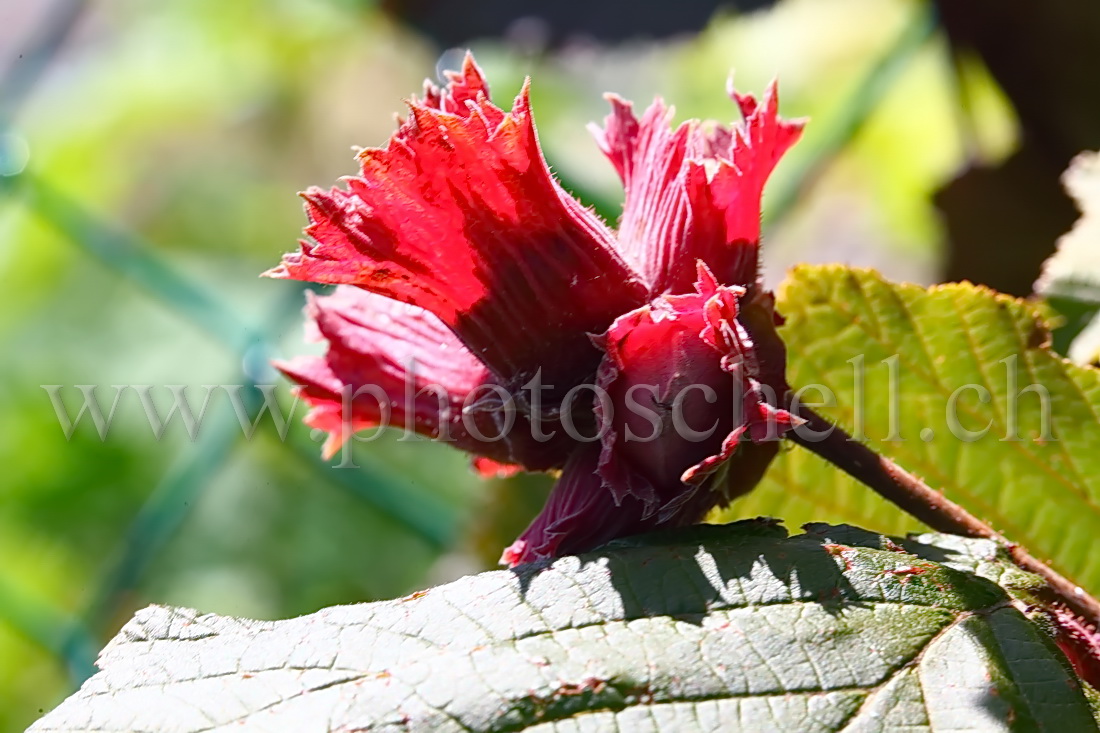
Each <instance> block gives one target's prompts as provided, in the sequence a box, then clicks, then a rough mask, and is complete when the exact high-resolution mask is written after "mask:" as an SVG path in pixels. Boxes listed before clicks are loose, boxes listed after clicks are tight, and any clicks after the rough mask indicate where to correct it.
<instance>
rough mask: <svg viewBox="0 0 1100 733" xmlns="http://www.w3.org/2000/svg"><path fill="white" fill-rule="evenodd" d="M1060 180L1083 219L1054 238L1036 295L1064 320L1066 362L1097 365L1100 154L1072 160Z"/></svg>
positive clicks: (1099, 339)
mask: <svg viewBox="0 0 1100 733" xmlns="http://www.w3.org/2000/svg"><path fill="white" fill-rule="evenodd" d="M1062 182H1063V184H1064V185H1065V187H1066V191H1067V192H1068V193H1069V195H1070V196H1072V197H1073V199H1074V200H1075V201H1076V202H1077V207H1078V208H1079V209H1080V210H1081V218H1080V219H1079V220H1078V221H1077V224H1075V225H1074V227H1073V229H1072V230H1071V231H1069V232H1068V233H1067V234H1065V235H1064V236H1063V237H1062V238H1061V239H1059V240H1058V251H1057V252H1055V253H1054V256H1052V257H1051V258H1050V259H1049V260H1047V261H1046V263H1045V264H1044V265H1043V274H1042V276H1041V277H1040V278H1039V280H1038V282H1036V283H1035V292H1037V293H1039V294H1041V295H1043V296H1045V297H1046V298H1048V299H1049V300H1050V302H1051V304H1052V305H1053V306H1054V307H1055V308H1057V309H1058V311H1059V313H1060V314H1061V315H1062V316H1063V318H1064V320H1065V324H1064V325H1063V326H1062V328H1061V329H1060V331H1064V332H1065V334H1064V336H1065V338H1066V340H1067V348H1066V351H1067V353H1068V354H1069V356H1070V358H1072V359H1073V360H1074V361H1077V362H1080V363H1082V364H1090V363H1093V362H1096V361H1100V153H1081V154H1080V155H1078V156H1077V157H1076V158H1074V160H1073V162H1072V163H1071V164H1070V167H1069V169H1068V170H1067V171H1066V172H1065V175H1063V176H1062Z"/></svg>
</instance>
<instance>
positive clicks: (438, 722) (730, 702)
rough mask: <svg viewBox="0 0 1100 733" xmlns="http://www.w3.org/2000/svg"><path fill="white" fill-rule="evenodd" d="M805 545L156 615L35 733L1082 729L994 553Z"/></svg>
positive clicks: (819, 535)
mask: <svg viewBox="0 0 1100 733" xmlns="http://www.w3.org/2000/svg"><path fill="white" fill-rule="evenodd" d="M808 529H809V532H807V534H804V535H800V536H798V537H794V538H789V539H788V538H787V537H786V536H785V535H786V533H785V531H784V530H783V529H782V528H780V527H779V526H778V525H776V524H775V523H773V522H770V521H767V520H753V521H747V522H740V523H738V524H736V525H731V526H727V527H697V528H692V529H688V530H681V531H678V532H674V533H667V534H662V535H651V536H648V537H641V538H636V539H634V540H627V541H620V542H617V543H613V544H612V545H609V546H608V547H606V548H604V549H603V550H602V551H597V552H594V553H590V554H587V555H582V556H579V557H567V558H562V559H559V560H557V561H555V562H553V563H552V564H543V565H536V566H525V567H521V568H518V569H517V570H515V571H497V572H490V573H484V574H481V575H477V576H472V577H467V578H463V579H461V580H458V581H456V582H454V583H450V584H448V585H444V586H440V587H437V588H432V589H430V590H427V591H423V592H420V593H414V594H413V595H411V596H408V597H406V598H402V599H399V600H395V601H387V602H382V603H370V604H362V605H358V606H345V607H337V608H329V609H325V610H323V611H320V612H318V613H315V614H312V615H310V616H304V617H302V618H298V619H291V620H288V621H276V622H267V621H244V620H238V619H231V618H225V617H219V616H213V615H201V614H199V613H197V612H195V611H190V610H185V609H171V608H163V607H155V606H154V607H150V608H147V609H145V610H144V611H141V612H140V613H139V614H138V615H137V616H136V617H135V618H134V619H133V620H132V621H130V623H128V624H127V625H126V626H125V627H124V628H123V630H122V632H121V633H120V634H119V636H118V637H117V638H116V639H115V640H114V641H112V642H111V643H110V645H108V647H107V648H106V649H105V650H104V652H103V654H102V656H101V658H100V661H99V664H100V666H101V667H102V669H103V671H102V672H100V673H99V674H97V675H96V676H95V677H93V678H92V679H91V680H89V681H88V682H87V683H86V684H85V685H84V687H83V688H82V689H81V690H80V691H79V692H77V693H76V694H75V695H73V696H72V697H71V698H69V699H68V700H66V701H65V702H64V703H62V704H61V706H60V707H58V708H57V709H56V710H54V711H53V712H51V713H50V714H48V715H47V716H46V717H45V718H43V719H42V720H41V721H39V722H38V723H37V724H36V725H35V726H33V727H32V728H31V730H32V731H63V730H96V731H100V730H119V729H124V730H169V729H170V730H174V731H200V730H203V731H206V730H222V729H230V728H231V727H232V729H233V730H238V729H246V730H334V729H339V730H361V729H375V728H382V729H386V730H390V729H395V730H443V731H450V730H465V731H471V730H472V731H508V730H537V731H586V730H593V731H596V730H631V731H635V730H667V731H685V730H687V731H690V730H723V731H737V730H744V731H765V730H784V731H787V730H791V731H795V730H796V731H804V732H812V731H837V730H845V731H864V730H868V731H870V730H898V729H902V728H905V729H922V730H923V729H927V728H932V729H936V730H945V729H960V728H963V727H965V728H967V729H980V730H1010V729H1011V730H1053V729H1056V728H1057V729H1062V730H1075V731H1076V730H1082V731H1083V730H1090V729H1093V719H1092V715H1091V711H1090V707H1089V704H1088V702H1087V700H1086V698H1085V695H1084V693H1083V692H1082V689H1081V686H1080V685H1079V683H1078V682H1077V681H1076V679H1075V678H1074V676H1073V674H1072V672H1071V671H1069V669H1068V667H1067V664H1066V662H1065V660H1064V658H1063V657H1061V655H1060V653H1059V652H1058V651H1057V649H1056V647H1054V646H1053V644H1052V643H1051V642H1050V641H1049V639H1048V638H1047V637H1046V636H1045V635H1044V633H1043V632H1042V631H1041V630H1040V628H1039V627H1038V626H1037V625H1035V624H1033V623H1032V622H1030V621H1029V620H1027V619H1026V618H1025V617H1024V616H1023V615H1022V614H1021V613H1020V612H1019V611H1018V610H1017V609H1016V607H1015V606H1014V605H1013V604H1012V602H1011V601H1010V599H1009V597H1008V596H1007V595H1006V593H1005V591H1004V590H1003V589H1002V588H1001V587H999V586H998V585H996V584H995V583H993V582H991V581H990V580H987V579H985V578H982V577H978V576H977V575H974V574H972V573H970V572H967V571H965V570H964V569H962V568H967V567H971V566H973V567H975V568H977V567H978V566H979V564H981V563H984V564H985V566H986V569H987V570H989V571H990V572H991V573H993V574H995V575H996V574H998V573H1000V574H1001V575H1003V572H1001V571H1002V570H1003V560H1002V559H1001V558H1000V557H999V556H998V555H997V550H996V548H995V547H994V546H992V545H991V544H990V543H983V542H981V541H973V540H960V539H957V538H951V539H950V540H949V541H947V542H945V543H944V544H943V546H940V545H938V544H937V543H938V541H939V538H937V537H931V536H930V537H922V538H919V539H918V540H913V541H906V542H905V550H903V549H901V547H899V546H898V545H896V544H895V543H894V542H892V541H889V540H886V539H885V538H882V537H879V536H877V535H873V534H871V533H869V532H866V531H864V530H858V529H855V528H852V527H830V526H826V525H813V526H811V527H809V528H808ZM906 550H908V551H910V552H917V553H920V556H918V555H915V554H909V552H906ZM922 556H923V557H922ZM932 557H935V558H939V559H941V560H942V561H943V564H941V563H937V562H932V561H930V560H929V559H928V558H932ZM977 558H981V560H980V562H979V561H978V560H977ZM951 565H955V566H956V567H951ZM998 568H1000V569H1001V570H998ZM998 577H999V575H998Z"/></svg>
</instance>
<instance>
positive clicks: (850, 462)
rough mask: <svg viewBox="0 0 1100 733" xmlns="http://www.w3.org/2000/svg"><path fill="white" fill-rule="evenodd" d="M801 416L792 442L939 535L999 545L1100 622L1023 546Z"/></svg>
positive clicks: (1074, 589)
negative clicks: (977, 539) (843, 472)
mask: <svg viewBox="0 0 1100 733" xmlns="http://www.w3.org/2000/svg"><path fill="white" fill-rule="evenodd" d="M798 413H799V416H800V417H802V418H803V419H804V420H806V425H805V426H803V427H802V428H800V429H797V430H792V431H791V432H789V433H787V437H789V438H790V439H791V440H792V441H794V442H795V443H797V444H798V445H800V446H802V447H803V448H806V449H807V450H810V451H812V452H814V453H816V454H817V455H819V456H821V457H822V458H824V459H825V460H827V461H829V462H830V463H832V464H833V465H835V466H837V467H838V468H840V469H841V470H843V471H845V472H846V473H848V474H849V475H851V476H852V477H853V478H855V479H858V480H859V481H862V482H863V483H865V484H867V485H868V486H869V487H871V488H872V489H874V490H875V492H876V493H878V494H879V496H881V497H883V498H884V499H886V500H887V501H890V502H892V503H893V504H895V505H897V506H898V507H899V508H900V509H902V510H903V511H905V512H907V513H908V514H911V515H912V516H914V517H916V518H917V519H919V520H920V521H922V522H924V523H925V524H927V525H928V526H929V527H931V528H932V529H934V530H936V531H937V532H947V533H950V534H958V535H963V536H965V537H981V538H983V539H989V540H993V541H994V542H997V543H998V544H1000V545H1001V546H1002V547H1004V548H1005V550H1006V551H1007V552H1008V554H1009V556H1010V557H1011V558H1012V560H1013V562H1015V563H1016V564H1017V565H1018V566H1019V567H1021V568H1023V569H1024V570H1027V571H1030V572H1032V573H1035V574H1036V575H1039V576H1041V577H1042V578H1043V580H1045V581H1046V582H1047V585H1048V586H1049V587H1050V590H1051V592H1052V593H1053V594H1054V595H1055V596H1056V600H1057V601H1058V602H1060V603H1063V604H1065V605H1066V606H1067V607H1069V608H1070V609H1072V610H1073V611H1074V613H1076V614H1078V615H1079V616H1082V617H1084V618H1085V619H1088V620H1089V621H1091V622H1092V623H1100V601H1097V600H1096V599H1095V598H1093V597H1092V596H1090V595H1089V594H1088V593H1086V592H1085V591H1084V590H1083V589H1082V588H1081V587H1079V586H1078V585H1077V584H1076V583H1074V582H1072V581H1071V580H1069V579H1068V578H1066V577H1064V576H1062V575H1060V574H1059V573H1057V572H1056V571H1055V570H1054V569H1053V568H1051V567H1050V566H1049V565H1046V564H1045V563H1043V562H1041V561H1039V560H1038V559H1037V558H1036V557H1035V556H1034V555H1032V554H1031V553H1029V552H1028V551H1027V550H1026V549H1024V548H1023V547H1021V546H1020V545H1018V544H1016V543H1015V542H1010V541H1009V540H1007V539H1005V537H1004V536H1003V535H1001V534H1000V533H999V532H997V531H996V530H994V529H993V528H992V527H990V526H989V525H988V524H986V523H985V522H983V521H982V520H980V519H978V518H977V517H975V516H974V515H973V514H971V513H970V512H968V511H966V510H965V509H963V508H962V507H961V506H959V505H958V504H956V503H955V502H953V501H951V500H950V499H948V498H947V497H945V496H944V495H943V494H941V493H940V492H938V491H936V490H935V489H933V488H931V487H930V486H928V484H926V483H924V482H923V481H921V480H920V479H919V478H917V477H916V476H914V475H913V474H911V473H909V472H908V471H906V470H905V469H904V468H902V467H901V466H899V465H898V464H896V463H894V462H893V461H891V460H890V459H889V458H886V457H885V456H881V455H879V454H878V453H875V452H874V451H873V450H871V449H870V448H868V447H867V446H866V445H864V444H863V443H860V442H859V441H857V440H856V439H855V438H853V437H852V436H850V435H849V434H848V433H846V432H845V431H844V430H843V429H842V428H840V426H838V425H833V424H832V423H831V422H829V421H828V420H826V419H825V418H823V417H821V416H820V415H818V414H817V413H815V412H814V411H813V410H810V409H809V408H807V407H806V406H804V405H801V406H799V408H798ZM811 431H812V432H811ZM822 436H824V437H822Z"/></svg>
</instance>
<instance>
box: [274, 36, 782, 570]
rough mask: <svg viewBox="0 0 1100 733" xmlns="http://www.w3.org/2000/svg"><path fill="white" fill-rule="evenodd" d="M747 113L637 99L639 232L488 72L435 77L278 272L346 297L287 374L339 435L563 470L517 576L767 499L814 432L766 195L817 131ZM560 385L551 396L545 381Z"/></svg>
mask: <svg viewBox="0 0 1100 733" xmlns="http://www.w3.org/2000/svg"><path fill="white" fill-rule="evenodd" d="M730 96H731V97H732V98H733V100H734V101H735V102H736V103H737V105H738V107H739V108H740V110H741V113H742V116H743V120H742V121H741V122H739V123H735V124H734V125H732V126H728V127H727V126H723V125H711V124H704V123H700V122H698V121H690V122H685V123H683V124H681V125H680V126H678V127H677V128H675V129H672V128H670V126H669V120H670V117H671V113H670V111H669V110H668V109H667V108H666V107H665V106H664V104H663V103H662V102H661V101H660V100H658V101H656V102H655V103H654V104H653V105H652V106H650V107H649V109H648V110H647V111H646V112H645V113H644V114H643V115H642V116H641V118H640V119H639V118H637V117H636V116H635V115H634V113H633V111H632V108H631V105H630V103H629V102H625V101H623V100H621V99H619V98H618V97H614V96H611V97H609V99H610V102H611V106H612V111H611V114H610V115H609V116H608V117H607V119H606V121H605V125H604V127H603V128H596V129H595V134H596V138H597V142H598V144H599V146H600V148H601V149H602V150H603V151H604V153H605V154H606V155H607V157H608V158H609V159H610V160H611V162H612V164H613V165H614V167H615V169H616V170H617V171H618V173H619V176H620V178H621V179H622V182H623V186H624V188H625V192H626V198H625V204H624V209H623V216H622V220H621V222H620V226H619V229H618V231H617V232H616V231H613V230H612V229H611V228H610V227H608V226H607V224H605V223H604V222H603V221H602V220H601V219H599V217H597V216H596V215H595V214H594V213H593V212H591V211H590V210H589V209H587V208H585V207H584V206H583V205H582V204H581V203H580V202H578V201H577V200H576V199H575V198H573V197H572V196H571V195H569V194H568V193H567V192H566V191H565V190H564V189H563V188H562V187H561V186H560V185H559V184H558V182H557V181H556V180H555V179H554V177H553V176H552V175H551V174H550V171H549V167H548V165H547V163H546V161H545V159H544V158H543V156H542V152H541V150H540V148H539V143H538V137H537V133H536V130H535V124H534V119H533V117H532V113H531V109H530V103H529V99H528V93H527V86H526V85H525V86H524V88H523V90H522V91H521V92H520V94H519V96H518V97H517V98H516V99H515V102H514V103H513V105H512V108H511V110H509V111H505V110H503V109H501V108H499V107H497V106H495V105H494V104H493V103H492V101H491V100H490V96H489V88H488V85H487V84H486V82H485V78H484V76H483V74H482V73H481V70H480V69H479V68H478V67H477V65H476V63H475V62H474V60H473V58H472V57H471V56H469V55H467V57H466V60H465V62H464V64H463V68H462V71H461V72H458V73H452V74H450V75H449V82H448V84H447V85H446V86H445V87H443V88H438V87H435V86H433V85H431V84H428V85H426V87H425V92H424V95H423V98H422V99H420V100H417V99H413V100H412V101H411V102H410V103H409V110H410V112H409V116H408V118H407V119H406V120H405V121H404V122H402V123H401V124H400V126H399V128H398V130H397V131H396V132H395V133H394V135H393V136H392V137H391V138H390V140H389V142H388V144H387V145H386V146H385V147H383V148H372V149H368V150H364V151H363V152H362V153H360V155H359V160H360V163H361V170H360V173H359V175H357V176H352V177H349V178H347V179H346V180H345V184H346V188H333V189H331V190H328V191H325V190H322V189H318V188H312V189H310V190H309V191H307V192H306V193H305V194H303V197H304V198H305V200H306V214H307V216H308V217H309V221H310V225H309V226H308V227H307V228H306V234H307V235H308V239H305V240H303V241H302V242H301V249H300V251H298V252H295V253H292V254H288V255H286V256H285V257H284V258H283V262H282V264H281V265H280V266H278V267H276V268H275V269H273V270H271V271H270V272H268V273H267V274H268V275H270V276H272V277H282V278H294V279H299V280H309V281H314V282H320V283H334V284H339V285H340V287H339V288H337V289H336V291H335V292H334V293H333V294H332V295H329V296H321V297H316V298H312V299H311V300H310V303H309V305H308V308H307V313H308V315H309V316H310V318H311V319H312V321H313V322H314V323H315V324H316V336H317V337H319V338H322V339H324V340H326V341H327V342H328V344H329V348H328V352H327V353H326V354H325V355H324V356H322V357H298V358H296V359H294V360H292V361H290V362H287V363H279V364H277V366H278V367H279V368H280V369H281V370H282V371H283V372H284V373H285V374H287V375H288V376H289V377H290V378H291V379H293V380H294V381H295V382H297V383H298V384H299V385H300V387H299V389H300V393H301V395H302V396H303V398H304V399H305V400H306V401H307V402H308V403H309V404H310V406H311V408H312V410H311V412H310V414H309V415H308V416H307V419H306V421H307V423H308V424H310V425H311V426H313V427H315V428H319V429H321V430H324V431H325V432H327V433H328V434H329V436H330V437H329V441H328V442H327V443H326V449H325V452H326V454H327V455H332V454H333V453H334V452H335V451H336V450H338V449H339V447H340V446H341V445H342V444H343V443H344V442H345V441H346V440H347V439H348V438H349V437H350V435H351V434H352V433H353V432H355V431H357V430H360V429H363V428H366V427H373V426H379V425H393V426H405V427H408V428H411V429H413V430H415V431H416V432H419V433H421V434H424V435H427V436H431V437H435V438H439V439H445V440H449V441H451V442H454V443H455V445H456V446H457V447H459V448H460V449H462V450H465V451H468V452H469V453H471V454H473V455H474V466H475V468H477V470H479V471H480V472H481V473H483V474H484V475H507V474H509V473H511V472H514V471H516V470H519V469H526V470H554V469H560V470H561V476H560V478H559V480H558V483H557V485H556V486H555V488H554V491H553V492H552V494H551V496H550V499H549V501H548V502H547V505H546V507H545V508H544V509H543V511H542V513H541V514H540V515H539V516H538V517H537V518H536V519H535V521H534V522H532V524H531V526H530V527H529V528H528V529H527V530H526V531H525V532H524V533H523V535H522V536H521V537H520V538H519V539H518V540H517V541H516V542H515V543H514V544H513V545H512V546H511V547H509V548H508V549H507V550H506V551H505V553H504V557H503V558H502V561H503V562H505V563H507V564H509V565H515V564H518V563H522V562H528V561H531V560H536V559H539V558H544V557H553V556H556V555H560V554H565V553H574V552H582V551H585V550H589V549H592V548H594V547H596V546H598V545H600V544H603V543H605V542H607V541H609V540H611V539H614V538H616V537H620V536H625V535H630V534H636V533H638V532H642V531H646V530H650V529H655V528H658V527H662V526H680V525H684V524H688V523H692V522H697V521H699V520H700V519H701V518H702V517H703V516H704V515H705V514H706V512H707V511H709V510H710V509H711V508H713V507H714V506H716V505H718V504H722V503H726V502H728V501H730V500H731V499H732V498H734V497H736V496H738V495H740V494H743V493H744V492H746V491H748V490H750V489H751V488H752V487H753V486H754V485H755V484H756V483H757V481H758V480H759V479H760V477H761V475H762V474H763V472H764V470H765V469H766V468H767V465H768V463H769V462H770V461H771V460H772V458H773V457H774V456H775V454H776V452H777V450H778V445H777V442H776V440H777V439H778V438H779V437H780V436H781V435H782V434H783V433H784V432H785V431H787V430H788V429H790V428H791V426H792V425H793V424H794V422H796V419H795V418H792V416H791V415H789V414H788V413H787V412H786V411H785V410H783V409H782V407H781V405H782V404H784V402H783V396H784V393H785V392H786V390H787V385H786V382H785V376H784V371H785V350H784V347H783V344H782V341H781V340H780V339H779V337H778V335H777V334H776V331H775V323H776V322H777V320H778V316H777V315H776V314H775V313H774V308H773V298H772V297H771V294H770V293H767V292H765V291H764V290H763V289H762V286H761V285H760V278H759V272H758V269H759V268H758V263H759V240H760V201H761V195H762V192H763V188H764V183H765V181H766V180H767V178H768V176H769V174H770V173H771V171H772V170H773V168H774V167H775V165H776V163H777V162H778V161H779V159H780V157H781V156H782V155H783V153H784V152H785V151H786V150H787V149H788V148H789V147H790V146H791V145H792V144H794V142H795V141H796V140H797V139H798V137H799V134H800V133H801V130H802V123H801V122H797V121H787V120H783V119H782V118H780V117H779V116H778V113H777V109H778V101H777V97H776V92H775V86H774V85H772V86H769V88H768V90H767V91H766V92H765V95H764V97H763V99H762V100H761V101H760V102H757V101H756V100H755V99H754V98H753V97H751V96H749V95H740V94H737V93H735V92H733V91H732V90H731V91H730ZM540 387H541V388H540Z"/></svg>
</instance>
